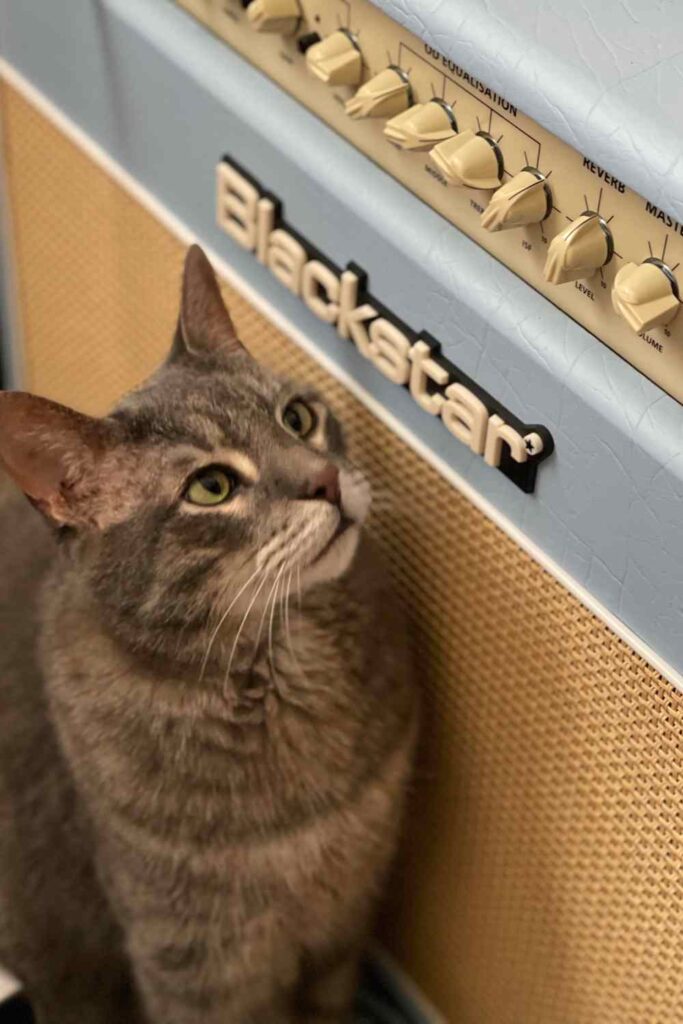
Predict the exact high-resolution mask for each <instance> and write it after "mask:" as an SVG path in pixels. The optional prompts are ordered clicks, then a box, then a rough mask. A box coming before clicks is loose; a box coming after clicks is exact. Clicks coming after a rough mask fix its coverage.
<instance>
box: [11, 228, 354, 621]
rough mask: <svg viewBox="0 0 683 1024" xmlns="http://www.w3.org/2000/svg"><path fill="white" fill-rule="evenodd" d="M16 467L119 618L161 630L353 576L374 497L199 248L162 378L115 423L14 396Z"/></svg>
mask: <svg viewBox="0 0 683 1024" xmlns="http://www.w3.org/2000/svg"><path fill="white" fill-rule="evenodd" d="M0 461H1V462H2V464H3V465H4V466H5V468H6V469H7V470H8V472H9V474H10V475H11V476H12V477H13V478H14V480H15V481H16V482H17V483H18V485H19V486H20V487H21V488H22V489H23V490H24V492H25V494H26V495H27V497H28V498H29V499H30V500H31V501H32V503H33V504H34V505H35V506H36V507H37V508H38V509H39V510H40V511H41V512H42V513H43V514H44V515H45V517H46V518H47V519H48V520H49V521H50V522H51V523H52V524H53V525H54V526H55V527H57V528H58V529H59V530H60V531H61V532H62V533H63V534H64V535H65V537H66V538H67V540H68V543H69V545H70V546H71V548H72V550H73V552H74V556H73V557H74V558H75V559H77V560H80V562H81V563H82V566H83V570H84V572H85V573H87V574H88V578H89V580H91V581H92V585H93V587H94V589H95V591H96V593H97V595H98V596H99V597H100V598H101V599H102V600H103V602H104V604H105V605H106V606H107V607H108V608H109V609H111V612H112V614H119V613H122V612H123V610H125V612H126V614H127V615H128V616H129V618H130V619H131V621H137V622H138V623H139V625H140V626H141V627H143V626H145V627H146V628H147V627H148V628H158V629H160V630H161V629H164V628H168V626H169V625H170V624H171V623H173V622H175V623H177V625H178V626H187V625H188V624H189V623H191V622H193V621H195V622H196V623H197V624H198V625H200V624H201V623H202V622H205V623H210V622H214V621H216V620H217V619H220V617H221V616H222V615H223V614H234V615H239V616H240V617H241V616H242V615H243V613H244V610H245V607H246V606H247V605H248V604H249V602H253V606H254V608H259V607H262V606H265V603H266V601H267V599H268V595H269V594H272V591H273V588H274V587H275V588H277V587H282V588H283V590H284V587H285V585H286V584H288V585H291V583H292V579H293V578H296V585H297V586H300V587H301V588H303V589H304V590H305V589H307V588H311V587H312V586H315V585H319V584H324V583H326V582H329V581H331V580H333V579H336V578H338V577H339V576H341V575H342V574H344V573H345V572H346V571H347V570H348V568H349V566H350V564H351V562H352V560H353V557H354V554H355V552H356V548H357V546H358V541H359V535H360V530H361V524H362V522H363V519H364V517H365V515H366V513H367V509H368V504H369V488H368V486H367V484H366V482H365V480H364V479H363V477H362V475H361V474H360V473H359V472H358V471H357V470H354V469H353V468H352V467H351V466H350V465H349V463H348V462H347V460H346V458H345V455H344V445H343V439H342V434H341V430H340V428H339V425H338V423H337V422H336V420H335V419H334V417H333V416H332V414H331V412H330V411H329V409H328V408H327V406H326V405H325V403H324V402H323V401H322V400H321V399H320V397H319V396H318V395H316V394H313V393H311V392H310V391H308V390H307V389H301V388H296V387H294V386H293V385H292V384H290V383H285V382H283V381H281V380H279V379H277V378H276V377H275V376H274V375H273V374H272V373H270V372H269V371H268V370H266V369H265V368H264V367H262V366H260V365H259V364H258V363H257V362H256V361H255V360H254V359H253V358H252V357H251V356H250V355H249V354H248V352H247V351H246V349H245V348H244V347H243V345H242V344H241V342H240V341H239V340H238V338H237V336H236V333H235V329H234V327H233V324H232V321H231V319H230V316H229V313H228V311H227V309H226V308H225V305H224V303H223V300H222V298H221V294H220V291H219V288H218V285H217V283H216V279H215V277H214V274H213V271H212V269H211V266H210V264H209V262H208V260H207V259H206V256H205V255H204V253H203V252H202V250H201V249H200V248H199V247H198V246H193V247H192V248H191V249H190V250H189V252H188V255H187V258H186V261H185V271H184V276H183V288H182V300H181V309H180V316H179V320H178V328H177V331H176V336H175V339H174V342H173V346H172V349H171V353H170V355H169V357H168V359H167V361H166V363H165V364H164V365H163V366H162V367H161V368H160V369H159V370H158V371H157V373H156V374H155V375H154V376H153V377H152V378H151V379H150V380H148V381H147V382H146V383H145V384H144V385H143V386H142V387H141V388H139V389H138V390H136V391H134V392H132V393H131V394H129V395H127V396H126V397H125V398H124V399H123V400H122V401H121V402H120V403H119V405H118V406H117V407H116V409H115V410H114V411H113V412H112V413H111V415H109V416H107V417H105V418H103V419H93V418H90V417H87V416H83V415H81V414H80V413H76V412H74V411H72V410H70V409H67V408H65V407H64V406H61V405H57V404H55V403H53V402H50V401H47V400H46V399H42V398H37V397H35V396H33V395H28V394H23V393H10V392H8V393H3V394H0ZM231 605H232V607H231V609H230V612H228V609H229V607H230V606H231Z"/></svg>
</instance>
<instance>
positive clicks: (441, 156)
mask: <svg viewBox="0 0 683 1024" xmlns="http://www.w3.org/2000/svg"><path fill="white" fill-rule="evenodd" d="M429 162H430V163H431V164H433V166H434V167H436V169H437V171H439V172H440V173H441V174H442V175H443V176H444V178H445V179H446V181H447V182H448V184H449V185H467V186H468V188H481V189H484V188H498V187H499V186H500V179H501V176H502V174H503V154H502V153H501V151H500V150H499V149H498V146H497V145H496V142H495V140H494V139H492V138H491V136H490V135H488V134H487V133H486V132H477V134H476V135H475V134H474V132H472V131H470V130H469V129H468V130H467V131H464V132H460V134H459V135H455V136H454V137H453V138H452V139H446V141H445V142H440V143H439V145H438V146H435V147H434V149H433V150H432V151H431V153H430V154H429Z"/></svg>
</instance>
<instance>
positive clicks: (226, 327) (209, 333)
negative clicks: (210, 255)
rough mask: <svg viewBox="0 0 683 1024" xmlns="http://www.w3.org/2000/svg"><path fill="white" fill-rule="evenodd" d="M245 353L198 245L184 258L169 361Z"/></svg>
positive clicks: (207, 263)
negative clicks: (181, 283) (177, 310)
mask: <svg viewBox="0 0 683 1024" xmlns="http://www.w3.org/2000/svg"><path fill="white" fill-rule="evenodd" d="M236 352H244V348H243V346H242V343H241V342H240V341H239V339H238V337H237V333H236V331H235V328H234V325H233V322H232V319H231V318H230V314H229V313H228V310H227V309H226V306H225V303H224V302H223V297H222V296H221V292H220V288H219V287H218V281H217V280H216V275H215V274H214V272H213V267H212V266H211V264H210V263H209V261H208V259H207V257H206V254H205V252H204V250H203V249H202V248H200V246H198V245H192V246H190V248H189V249H188V251H187V256H186V257H185V268H184V270H183V285H182V296H181V301H180V316H179V318H178V329H177V331H176V336H175V340H174V342H173V348H172V350H171V355H170V361H171V362H173V361H175V360H176V359H178V358H181V357H182V356H183V355H186V354H189V355H191V356H192V355H194V356H211V357H216V356H218V357H223V356H230V355H234V354H235V353H236Z"/></svg>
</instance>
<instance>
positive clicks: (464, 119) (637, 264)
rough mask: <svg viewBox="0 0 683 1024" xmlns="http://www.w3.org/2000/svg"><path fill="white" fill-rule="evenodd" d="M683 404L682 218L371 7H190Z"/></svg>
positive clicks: (273, 1) (286, 1)
mask: <svg viewBox="0 0 683 1024" xmlns="http://www.w3.org/2000/svg"><path fill="white" fill-rule="evenodd" d="M178 2H179V4H180V6H181V7H184V8H185V9H187V10H188V11H190V13H192V14H193V15H194V16H195V17H196V18H198V19H199V20H200V21H201V22H203V24H205V25H206V26H207V27H208V28H209V29H211V30H212V31H213V32H214V33H216V34H217V35H218V36H219V37H220V38H221V39H223V40H224V41H225V42H226V43H228V44H229V45H230V46H231V47H233V48H234V49H235V50H236V51H237V52H239V53H240V54H242V55H243V56H244V57H246V58H247V59H248V60H249V61H250V62H251V63H252V64H254V65H255V66H256V67H258V68H260V69H261V70H262V71H263V72H265V73H266V74H267V75H268V76H269V77H270V78H271V79H273V81H275V82H277V83H278V85H280V86H281V87H282V88H284V89H286V90H287V91H288V92H289V93H290V94H291V95H292V96H294V97H295V98H296V99H297V100H299V101H300V102H301V103H302V104H304V105H305V106H306V107H308V108H309V109H310V110H311V111H313V112H314V113H315V114H317V115H318V116H319V117H320V118H321V119H322V120H324V121H325V122H326V123H327V124H329V125H330V126H331V127H332V128H334V129H335V130H336V131H337V132H339V134H341V135H343V136H344V137H345V138H346V139H348V140H349V142H351V143H352V144H353V145H354V146H356V147H357V148H358V149H359V150H361V151H362V152H363V153H365V154H366V155H367V156H368V157H370V158H371V159H372V160H374V161H375V162H376V163H377V164H379V165H380V166H381V167H383V168H384V170H386V171H387V172H388V173H390V174H391V175H393V177H395V178H396V179H397V180H399V181H400V182H402V183H403V184H404V185H405V186H406V187H407V188H409V189H410V190H411V191H412V192H414V193H415V194H416V195H417V196H419V197H420V198H421V199H422V200H423V201H424V202H426V203H428V204H429V205H430V206H431V207H432V208H433V209H435V210H437V211H438V212H439V213H440V214H441V215H442V216H443V217H445V218H446V219H447V220H449V221H450V222H451V223H452V224H454V225H456V226H457V227H458V228H459V229H460V230H462V231H464V232H465V233H466V234H467V235H469V236H470V237H471V238H472V239H474V240H475V241H476V242H477V243H478V244H479V245H481V246H483V247H484V248H485V249H487V250H488V251H489V252H490V253H491V254H492V255H493V256H495V257H496V258H497V259H499V260H500V261H501V262H503V263H505V264H506V265H507V266H509V267H510V268H511V269H512V270H513V271H515V273H517V274H518V275H519V276H520V277H522V278H523V279H524V280H525V281H527V282H528V283H529V284H530V285H531V286H532V287H533V288H535V289H536V290H537V291H539V292H541V293H542V294H543V295H545V296H546V297H547V298H548V299H550V301H551V302H553V303H554V304H555V305H556V306H558V307H559V308H560V309H562V310H563V311H564V312H565V313H567V314H568V315H569V316H570V317H572V318H573V319H574V320H576V321H578V322H579V323H581V324H583V326H584V327H586V328H587V329H588V330H589V331H591V332H592V333H593V334H594V335H595V336H596V337H597V338H599V339H600V340H601V341H603V342H604V343H605V344H607V345H609V346H610V347H611V348H612V349H614V350H615V351H616V352H618V353H619V354H620V355H621V356H622V357H623V358H624V359H626V360H627V361H628V362H629V363H631V364H632V365H633V366H635V367H636V368H637V369H638V370H640V371H641V372H642V373H644V374H645V375H646V376H647V377H649V378H650V379H651V380H653V381H655V382H656V383H657V384H659V386H660V387H662V388H663V389H664V390H665V391H667V392H668V393H669V394H671V395H672V396H673V397H674V398H676V399H677V400H678V401H680V402H683V313H681V311H680V307H681V294H680V291H681V287H682V286H683V267H682V266H681V264H683V225H681V224H679V223H678V222H677V221H675V220H674V219H673V218H672V217H670V216H669V215H668V214H666V213H665V212H664V211H662V210H660V209H658V208H657V207H656V206H655V205H654V204H652V203H651V202H649V201H648V200H647V199H646V198H643V197H642V196H639V195H637V194H636V193H635V192H633V191H631V190H630V189H629V188H627V187H626V185H625V184H624V183H623V182H622V181H619V179H618V178H616V177H615V176H614V175H612V174H611V173H610V172H609V169H607V168H603V167H599V166H598V165H597V164H595V163H594V162H593V161H592V160H591V159H590V158H589V157H588V156H586V155H584V154H581V153H578V152H576V150H574V149H572V148H571V147H570V146H568V145H567V144H566V143H564V142H563V141H561V140H560V139H558V138H557V137H556V136H554V135H552V134H550V133H549V132H547V131H546V130H545V129H543V128H541V127H540V126H539V125H538V124H536V122H534V121H532V120H531V119H530V118H528V117H526V115H525V114H524V113H523V111H521V110H519V109H518V107H517V106H516V105H515V104H514V103H512V102H511V101H510V100H509V99H507V98H506V97H505V96H501V95H500V94H498V93H497V92H495V91H494V90H492V89H490V88H489V87H488V86H487V85H486V83H484V82H482V81H480V80H479V79H477V78H476V77H474V76H473V75H471V74H469V73H468V71H467V69H466V68H461V67H459V66H458V65H457V64H455V63H453V61H451V60H449V59H447V58H446V57H444V56H443V55H442V54H440V53H438V52H437V51H436V50H434V49H433V48H432V47H430V46H428V45H426V44H425V43H424V42H423V41H422V40H421V39H419V37H417V36H414V35H412V34H411V33H410V32H408V31H407V30H406V29H404V28H403V27H402V26H400V25H398V24H396V23H395V22H394V21H393V20H392V19H391V18H389V17H387V15H385V14H384V13H383V12H381V11H379V10H378V9H377V8H376V7H374V6H373V5H372V4H371V3H370V2H369V0H178Z"/></svg>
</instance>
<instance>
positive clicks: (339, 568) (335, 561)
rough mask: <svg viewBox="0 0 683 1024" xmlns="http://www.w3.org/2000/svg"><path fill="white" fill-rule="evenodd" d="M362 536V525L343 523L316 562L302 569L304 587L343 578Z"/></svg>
mask: <svg viewBox="0 0 683 1024" xmlns="http://www.w3.org/2000/svg"><path fill="white" fill-rule="evenodd" d="M360 534H361V526H360V523H357V522H354V521H352V520H346V521H345V522H343V524H342V525H341V527H340V528H339V529H338V530H336V531H335V533H334V534H333V536H332V537H331V539H330V540H329V541H328V543H327V544H326V545H325V547H324V548H323V549H322V551H321V552H320V554H319V555H318V556H317V557H316V558H315V559H314V561H313V562H311V563H310V564H309V565H306V566H302V567H301V582H302V583H303V585H304V586H313V585H314V584H316V583H329V582H331V581H332V580H336V579H339V577H340V576H343V575H344V573H345V572H346V571H347V570H348V569H349V568H350V566H351V563H352V561H353V557H354V555H355V554H356V551H357V549H358V542H359V540H360Z"/></svg>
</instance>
